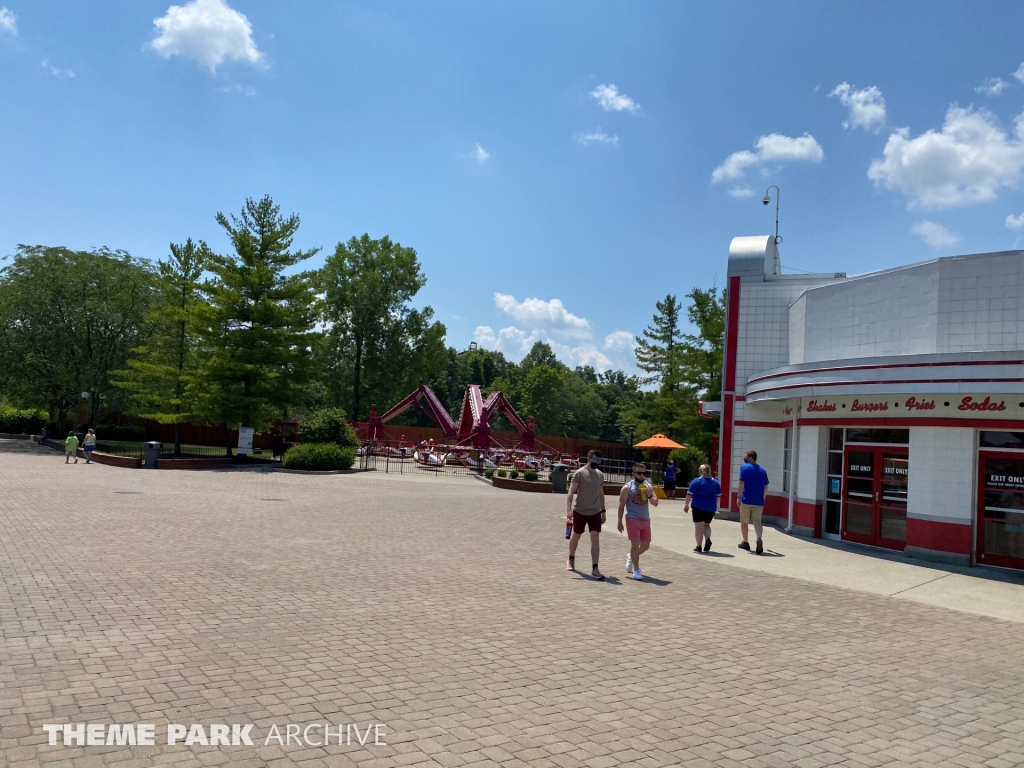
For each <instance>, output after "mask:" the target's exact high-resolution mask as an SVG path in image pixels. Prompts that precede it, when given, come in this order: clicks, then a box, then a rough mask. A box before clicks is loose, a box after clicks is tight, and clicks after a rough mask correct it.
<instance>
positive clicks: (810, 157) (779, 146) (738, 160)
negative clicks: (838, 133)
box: [711, 133, 825, 183]
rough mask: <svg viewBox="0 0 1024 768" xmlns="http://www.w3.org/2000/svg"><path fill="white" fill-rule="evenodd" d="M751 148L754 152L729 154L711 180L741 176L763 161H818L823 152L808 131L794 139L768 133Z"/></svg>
mask: <svg viewBox="0 0 1024 768" xmlns="http://www.w3.org/2000/svg"><path fill="white" fill-rule="evenodd" d="M754 148H755V149H756V150H757V152H750V151H748V150H745V149H744V150H742V151H740V152H733V153H732V154H731V155H729V157H727V158H726V159H725V162H723V163H722V164H721V165H720V166H718V167H717V168H715V170H714V172H712V174H711V181H712V182H713V183H714V182H719V181H725V180H726V179H741V178H743V174H744V172H745V171H746V169H747V168H749V167H750V166H754V165H761V164H763V163H786V162H796V161H803V162H808V163H820V162H821V161H822V160H824V159H825V151H824V150H823V149H822V148H821V145H820V144H819V143H818V142H817V140H815V138H814V137H813V136H811V134H809V133H805V134H804V135H803V136H797V137H796V138H793V137H791V136H783V135H782V134H781V133H771V134H768V135H767V136H762V137H761V138H759V139H758V140H757V142H756V143H755V144H754Z"/></svg>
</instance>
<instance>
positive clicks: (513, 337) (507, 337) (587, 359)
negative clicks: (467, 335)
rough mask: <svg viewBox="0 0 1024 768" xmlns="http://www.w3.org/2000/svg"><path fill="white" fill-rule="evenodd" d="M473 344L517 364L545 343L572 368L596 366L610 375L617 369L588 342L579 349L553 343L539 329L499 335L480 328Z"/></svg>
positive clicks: (511, 329) (504, 330) (510, 329)
mask: <svg viewBox="0 0 1024 768" xmlns="http://www.w3.org/2000/svg"><path fill="white" fill-rule="evenodd" d="M473 341H475V342H476V343H477V344H479V345H480V346H481V347H483V348H484V349H494V350H497V351H498V352H501V353H502V354H504V355H506V356H507V357H509V358H510V359H512V360H515V361H517V362H518V361H519V360H522V359H523V357H524V356H525V355H526V353H527V352H529V351H530V349H531V348H532V347H533V345H534V344H536V343H537V342H538V341H543V342H545V343H546V344H548V345H549V346H550V347H551V351H552V352H554V353H555V357H557V358H558V359H559V360H561V361H562V362H563V363H565V364H566V365H568V366H569V367H575V366H577V365H592V366H594V368H596V369H597V370H599V371H607V370H609V369H611V368H613V367H614V365H613V364H612V361H611V360H610V359H609V357H608V355H606V354H604V353H603V352H602V351H601V350H599V349H598V348H597V347H596V346H594V344H593V343H591V342H584V343H581V344H579V345H577V346H573V345H571V344H565V343H563V342H561V341H558V340H557V339H552V338H551V337H550V336H549V335H548V334H547V333H546V332H545V331H543V330H541V329H538V328H534V329H533V330H532V331H530V332H529V333H527V332H526V331H524V330H522V329H521V328H516V327H515V326H514V325H511V326H509V327H508V328H502V329H501V330H500V331H498V332H497V333H495V332H494V329H493V328H491V327H489V326H486V325H480V326H477V328H476V330H475V331H474V332H473Z"/></svg>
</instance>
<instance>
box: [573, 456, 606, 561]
mask: <svg viewBox="0 0 1024 768" xmlns="http://www.w3.org/2000/svg"><path fill="white" fill-rule="evenodd" d="M587 460H588V461H587V466H585V467H580V468H579V469H577V470H576V471H575V472H574V473H573V475H572V482H571V483H569V496H568V498H567V499H566V504H565V524H566V525H572V536H570V537H569V561H568V562H567V563H566V564H565V567H566V570H569V571H575V570H576V546H577V545H578V544H579V543H580V537H581V536H582V535H583V532H584V531H586V530H589V531H590V561H591V563H592V564H593V570H592V571H591V572H590V575H591V576H592V577H593V578H595V579H597V580H598V581H603V580H604V576H603V575H602V574H601V571H600V570H599V569H598V567H597V563H598V559H599V558H600V555H601V526H602V525H603V524H604V521H605V517H606V510H605V504H604V475H603V474H601V464H602V460H601V452H600V451H598V450H592V451H589V452H588V453H587ZM574 498H575V500H576V503H575V505H574V504H573V499H574Z"/></svg>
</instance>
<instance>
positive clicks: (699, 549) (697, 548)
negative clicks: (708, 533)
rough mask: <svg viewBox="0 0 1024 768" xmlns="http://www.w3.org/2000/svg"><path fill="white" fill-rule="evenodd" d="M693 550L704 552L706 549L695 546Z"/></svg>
mask: <svg viewBox="0 0 1024 768" xmlns="http://www.w3.org/2000/svg"><path fill="white" fill-rule="evenodd" d="M693 551H694V552H703V551H704V550H703V549H701V548H700V547H694V548H693Z"/></svg>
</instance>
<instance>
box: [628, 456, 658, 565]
mask: <svg viewBox="0 0 1024 768" xmlns="http://www.w3.org/2000/svg"><path fill="white" fill-rule="evenodd" d="M648 503H650V504H653V505H654V506H658V497H657V495H656V494H655V493H654V486H653V485H651V484H650V483H648V482H647V465H646V464H634V465H633V479H632V480H630V481H629V482H628V483H626V484H625V485H624V486H622V490H621V491H619V533H622V530H623V528H622V513H623V512H625V513H626V528H625V530H626V536H627V537H628V538H629V554H628V555H626V572H627V573H632V574H633V578H634V579H636V580H637V581H642V580H643V578H644V575H643V573H642V572H641V571H640V555H642V554H643V553H644V552H646V551H647V550H648V549H650V548H651V512H650V509H649V508H648Z"/></svg>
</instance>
